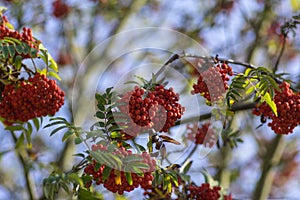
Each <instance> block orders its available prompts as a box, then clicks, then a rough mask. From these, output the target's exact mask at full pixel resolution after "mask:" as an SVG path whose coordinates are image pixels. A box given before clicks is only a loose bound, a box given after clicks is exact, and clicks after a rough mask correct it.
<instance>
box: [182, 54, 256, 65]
mask: <svg viewBox="0 0 300 200" xmlns="http://www.w3.org/2000/svg"><path fill="white" fill-rule="evenodd" d="M180 58H200V59H203V60H206V61H207V60H211V61H212V62H221V63H227V64H235V65H240V66H243V67H246V68H251V69H255V68H257V66H254V65H252V64H250V63H245V62H240V61H235V60H232V59H226V58H219V57H218V56H216V57H214V56H210V57H208V56H199V55H194V54H187V53H186V54H183V55H180Z"/></svg>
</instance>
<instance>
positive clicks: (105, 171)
mask: <svg viewBox="0 0 300 200" xmlns="http://www.w3.org/2000/svg"><path fill="white" fill-rule="evenodd" d="M111 170H112V168H110V167H109V166H105V168H104V169H103V173H102V180H103V181H106V180H107V179H108V177H109V175H110V172H111Z"/></svg>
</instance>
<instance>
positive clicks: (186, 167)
mask: <svg viewBox="0 0 300 200" xmlns="http://www.w3.org/2000/svg"><path fill="white" fill-rule="evenodd" d="M192 164H193V161H192V160H187V161H186V162H185V163H184V164H183V165H182V167H181V169H180V170H181V171H182V173H183V174H187V172H188V171H189V170H190V168H191V166H192Z"/></svg>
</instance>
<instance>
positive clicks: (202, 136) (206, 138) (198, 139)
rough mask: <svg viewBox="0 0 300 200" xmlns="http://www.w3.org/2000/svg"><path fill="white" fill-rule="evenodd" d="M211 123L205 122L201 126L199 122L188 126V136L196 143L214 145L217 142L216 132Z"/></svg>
mask: <svg viewBox="0 0 300 200" xmlns="http://www.w3.org/2000/svg"><path fill="white" fill-rule="evenodd" d="M209 126H210V123H205V124H203V125H202V126H201V127H198V125H197V124H193V125H192V126H191V125H188V126H187V130H188V131H187V133H188V135H187V138H188V139H189V140H191V141H193V142H194V143H195V144H203V145H204V146H205V147H206V146H208V147H212V146H213V145H214V144H215V143H216V140H217V138H216V136H215V132H214V131H213V130H212V129H211V128H209Z"/></svg>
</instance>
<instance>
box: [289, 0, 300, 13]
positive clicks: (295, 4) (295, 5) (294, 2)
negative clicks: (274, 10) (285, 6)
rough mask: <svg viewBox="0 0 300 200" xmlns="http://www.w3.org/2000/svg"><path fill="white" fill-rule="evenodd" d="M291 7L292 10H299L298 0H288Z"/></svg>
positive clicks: (299, 2) (299, 3)
mask: <svg viewBox="0 0 300 200" xmlns="http://www.w3.org/2000/svg"><path fill="white" fill-rule="evenodd" d="M290 3H291V6H292V9H293V11H294V12H297V11H299V10H300V1H299V0H290Z"/></svg>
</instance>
